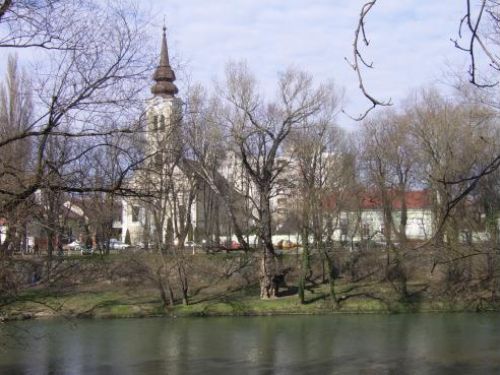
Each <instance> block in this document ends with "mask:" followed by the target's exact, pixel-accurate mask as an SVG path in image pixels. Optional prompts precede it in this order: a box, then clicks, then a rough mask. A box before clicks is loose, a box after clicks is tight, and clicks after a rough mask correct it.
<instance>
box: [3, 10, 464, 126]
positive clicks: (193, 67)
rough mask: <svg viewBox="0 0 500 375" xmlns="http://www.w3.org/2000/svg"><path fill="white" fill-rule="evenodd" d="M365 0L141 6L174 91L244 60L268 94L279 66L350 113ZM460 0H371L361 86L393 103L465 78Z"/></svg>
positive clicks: (360, 106)
mask: <svg viewBox="0 0 500 375" xmlns="http://www.w3.org/2000/svg"><path fill="white" fill-rule="evenodd" d="M364 2H365V1H363V0H231V1H230V0H150V1H148V2H141V5H142V6H145V7H146V9H147V10H150V11H151V14H153V15H154V16H153V19H152V22H151V25H152V26H151V30H150V33H151V38H152V40H153V45H157V46H158V52H159V46H160V40H161V27H162V26H163V23H164V19H165V23H166V26H167V37H168V43H169V50H170V55H171V56H172V58H173V60H174V61H178V62H181V64H182V66H183V67H184V70H183V71H182V72H179V74H178V78H179V80H178V85H179V87H180V89H181V92H180V96H182V88H183V82H182V81H183V80H184V81H185V80H186V77H187V76H188V75H189V77H190V80H191V81H192V82H200V83H202V84H205V85H207V86H212V83H213V81H214V80H216V79H217V78H218V79H220V78H222V76H223V72H224V66H225V64H226V63H227V62H228V61H240V60H246V62H247V63H248V66H249V67H250V69H251V70H252V71H253V72H254V74H255V75H256V76H257V77H258V79H259V81H260V83H261V87H262V90H263V91H264V92H265V93H266V94H267V95H268V96H270V95H271V94H273V93H274V92H275V91H274V90H275V87H276V81H277V75H278V73H279V72H281V71H284V70H285V69H286V68H287V67H289V66H294V67H296V68H300V69H303V70H306V71H308V72H310V73H311V74H312V75H313V76H314V77H315V79H316V80H318V81H327V80H333V81H334V82H335V83H336V85H337V87H338V88H339V90H340V91H344V92H345V102H344V104H343V109H344V110H345V111H346V112H347V113H349V114H350V115H352V116H357V115H359V114H360V113H362V112H363V111H364V110H365V109H366V108H368V106H369V102H368V101H367V100H366V99H365V98H364V97H363V96H362V95H361V93H360V90H359V89H358V83H357V80H356V75H355V72H354V71H353V70H352V69H351V68H350V66H349V65H348V63H347V62H346V61H345V58H346V57H347V58H350V57H351V55H352V41H353V35H354V29H355V27H356V22H357V17H358V15H359V12H360V9H361V5H362V4H363V3H364ZM464 6H465V1H462V0H439V1H436V0H379V2H378V4H377V5H376V7H374V8H373V11H372V12H371V13H370V15H369V16H368V19H367V24H366V30H367V33H368V38H369V40H370V46H369V47H368V48H367V49H365V50H364V56H365V57H366V60H368V61H373V62H374V67H375V68H374V69H371V70H368V71H366V70H365V72H364V76H365V85H366V87H367V89H368V90H369V92H370V93H371V94H373V95H374V96H376V97H377V98H378V99H380V100H388V99H391V100H392V102H393V103H394V105H395V106H396V107H397V105H398V104H399V103H400V102H401V101H402V100H404V98H405V97H406V96H407V95H408V93H409V92H410V90H412V89H417V88H419V87H423V86H428V85H430V84H441V83H442V82H443V81H444V80H445V78H446V72H447V71H448V70H449V68H450V67H451V68H452V69H458V70H461V71H462V72H463V73H464V75H465V72H466V69H467V60H466V58H467V56H466V55H465V54H464V53H463V52H460V51H458V50H457V49H456V48H455V47H454V46H453V43H452V42H451V41H450V38H456V37H457V32H458V23H459V20H460V18H461V16H462V14H463V12H464ZM155 38H156V40H157V41H156V42H155ZM4 57H5V56H0V63H1V62H2V61H1V60H4ZM2 65H3V64H2ZM2 70H3V69H2ZM338 122H339V123H340V124H341V125H342V126H344V127H346V128H348V129H355V128H356V127H358V126H359V123H356V122H355V121H352V120H351V119H350V118H349V117H348V116H346V115H343V114H340V115H339V116H338Z"/></svg>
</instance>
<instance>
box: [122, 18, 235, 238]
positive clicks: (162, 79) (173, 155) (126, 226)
mask: <svg viewBox="0 0 500 375" xmlns="http://www.w3.org/2000/svg"><path fill="white" fill-rule="evenodd" d="M175 79H176V76H175V72H174V70H173V69H172V67H171V65H170V60H169V53H168V45H167V37H166V28H165V27H164V28H163V37H162V42H161V51H160V59H159V64H158V66H157V67H156V70H155V72H154V74H153V80H154V84H153V86H152V87H151V93H152V94H153V97H152V98H150V99H148V100H147V101H146V108H145V111H146V122H147V124H146V129H147V131H146V132H145V133H146V135H145V139H144V140H143V141H144V149H145V150H147V154H148V156H147V158H146V161H145V162H144V165H143V167H142V168H141V169H140V170H139V171H137V172H136V174H135V175H134V176H133V177H132V179H131V181H129V184H130V185H131V187H133V190H135V191H137V192H139V194H138V196H137V197H134V198H125V199H123V200H122V231H121V240H122V241H123V242H126V243H130V244H133V245H142V246H145V247H148V244H149V245H153V246H154V245H156V244H165V243H184V242H186V241H197V242H200V243H201V242H202V241H203V242H206V241H215V242H217V243H218V242H219V240H220V238H221V236H224V235H226V236H228V238H230V237H231V224H230V223H229V221H228V219H227V218H226V215H224V213H223V209H222V208H221V206H222V205H221V202H220V198H218V197H217V196H216V195H215V194H214V192H213V191H212V189H210V188H209V187H208V186H207V185H206V184H205V183H204V181H203V180H201V179H200V178H199V176H198V174H197V173H196V172H197V171H196V168H197V164H196V162H195V161H193V160H189V159H188V158H187V157H186V156H185V155H184V153H183V142H184V139H183V117H182V113H183V106H184V103H183V101H182V100H181V99H180V98H179V97H177V96H176V95H177V94H178V92H179V90H178V88H177V86H176V85H175V83H174V82H175ZM226 164H227V163H226ZM229 169H231V168H229ZM221 178H223V177H222V176H221Z"/></svg>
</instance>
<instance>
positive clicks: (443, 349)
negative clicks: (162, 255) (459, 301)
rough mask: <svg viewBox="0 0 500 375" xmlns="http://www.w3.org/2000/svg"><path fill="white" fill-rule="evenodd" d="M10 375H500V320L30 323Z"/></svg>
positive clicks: (8, 333) (17, 330)
mask: <svg viewBox="0 0 500 375" xmlns="http://www.w3.org/2000/svg"><path fill="white" fill-rule="evenodd" d="M0 340H1V341H0V374H8V375H11V374H12V375H15V374H86V375H88V374H106V375H110V374H120V375H126V374H155V375H156V374H169V375H170V374H172V375H176V374H179V375H181V374H182V375H184V374H204V375H211V374H217V375H219V374H238V375H244V374H319V375H324V374H398V375H400V374H500V315H497V314H408V315H329V316H273V317H251V318H250V317H249V318H244V317H234V318H229V317H228V318H226V317H224V318H183V319H163V318H151V319H122V320H81V321H72V322H68V321H62V320H56V321H29V322H21V323H14V324H13V323H9V324H2V325H0Z"/></svg>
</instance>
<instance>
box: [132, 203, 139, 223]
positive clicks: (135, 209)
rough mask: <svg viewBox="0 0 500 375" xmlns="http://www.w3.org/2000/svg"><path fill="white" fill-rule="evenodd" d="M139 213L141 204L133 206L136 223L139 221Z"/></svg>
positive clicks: (133, 216)
mask: <svg viewBox="0 0 500 375" xmlns="http://www.w3.org/2000/svg"><path fill="white" fill-rule="evenodd" d="M139 213H140V208H139V206H132V221H133V222H134V223H136V222H138V221H139Z"/></svg>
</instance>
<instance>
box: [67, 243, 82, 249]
mask: <svg viewBox="0 0 500 375" xmlns="http://www.w3.org/2000/svg"><path fill="white" fill-rule="evenodd" d="M81 247H82V244H81V243H80V241H73V242H71V243H69V244H67V245H64V246H63V249H64V250H79V249H80V248H81Z"/></svg>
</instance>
